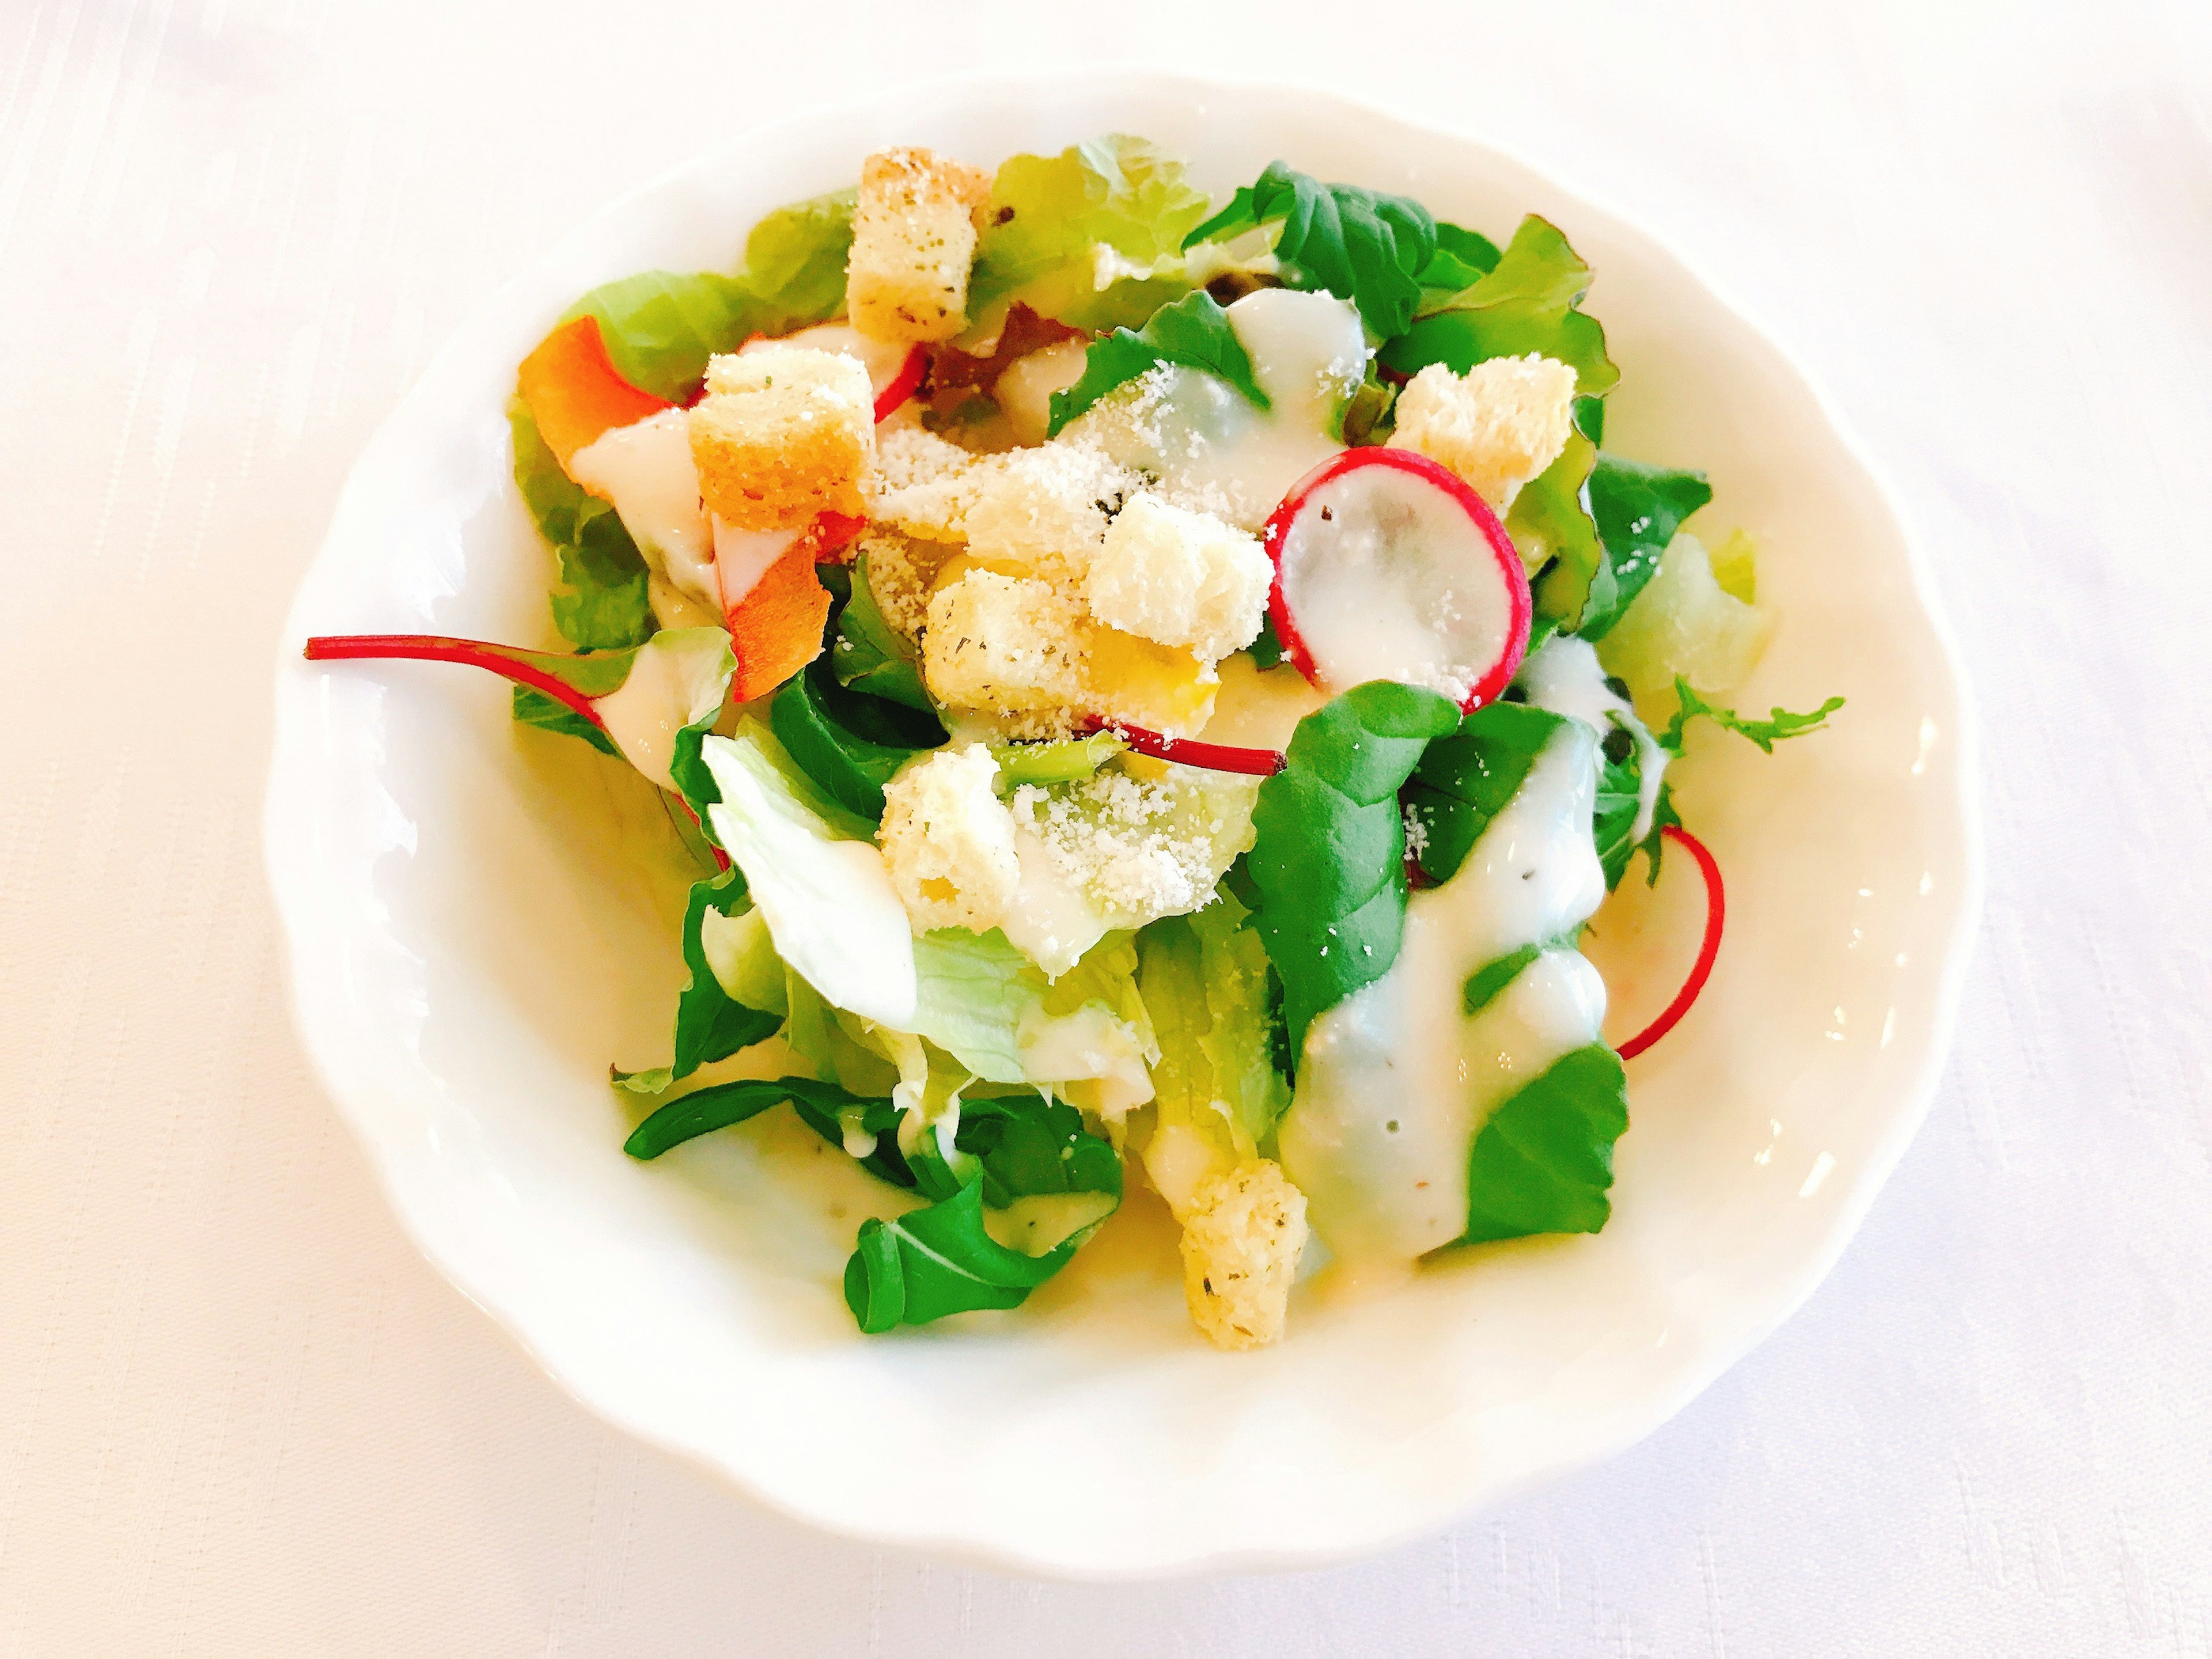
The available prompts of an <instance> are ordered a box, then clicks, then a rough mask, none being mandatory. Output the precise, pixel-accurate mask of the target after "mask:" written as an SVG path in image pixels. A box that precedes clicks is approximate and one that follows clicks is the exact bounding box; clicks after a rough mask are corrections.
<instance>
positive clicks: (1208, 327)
mask: <svg viewBox="0 0 2212 1659" xmlns="http://www.w3.org/2000/svg"><path fill="white" fill-rule="evenodd" d="M1163 363H1179V364H1181V365H1182V366H1183V367H1185V368H1196V369H1202V370H1204V371H1205V372H1206V374H1214V375H1218V376H1219V377H1220V378H1221V379H1223V380H1226V381H1228V382H1229V384H1230V385H1231V386H1234V387H1235V388H1236V389H1237V391H1238V392H1242V393H1243V395H1244V396H1245V397H1246V398H1249V399H1250V400H1251V401H1252V402H1253V403H1255V404H1258V405H1259V406H1260V407H1261V409H1266V408H1267V406H1268V404H1267V393H1266V392H1262V391H1261V390H1260V383H1259V382H1258V381H1257V380H1255V379H1253V377H1252V359H1251V356H1250V355H1249V353H1247V352H1246V351H1245V349H1244V343H1243V341H1242V340H1240V339H1238V338H1237V331H1236V330H1235V329H1234V328H1232V327H1231V326H1230V324H1229V317H1228V313H1225V312H1224V311H1223V310H1222V308H1221V307H1219V306H1218V305H1216V304H1214V302H1213V296H1212V295H1210V294H1208V293H1207V292H1206V290H1205V289H1196V290H1194V292H1192V293H1189V294H1186V295H1184V296H1183V297H1182V299H1180V300H1177V301H1175V302H1174V303H1172V304H1170V305H1164V306H1162V307H1160V308H1159V309H1158V311H1155V312H1154V313H1152V319H1151V320H1150V321H1149V322H1147V323H1146V325H1144V327H1143V328H1141V329H1139V330H1137V331H1134V332H1132V331H1130V330H1128V329H1126V328H1117V329H1115V331H1113V332H1112V333H1111V334H1109V335H1108V336H1107V337H1105V338H1104V339H1103V340H1098V341H1095V342H1093V343H1092V344H1091V349H1090V350H1089V351H1088V352H1086V353H1085V355H1084V359H1083V375H1082V378H1081V379H1080V380H1077V381H1076V383H1075V384H1074V385H1073V386H1070V387H1068V388H1067V390H1066V391H1065V392H1054V393H1053V394H1052V419H1051V422H1050V423H1049V426H1048V432H1047V435H1048V436H1057V435H1059V433H1060V428H1062V427H1064V426H1066V424H1067V423H1068V422H1070V421H1072V420H1073V419H1074V418H1075V417H1076V416H1079V415H1080V414H1082V413H1083V411H1084V410H1086V409H1089V408H1090V407H1091V405H1092V404H1095V403H1097V401H1098V400H1099V399H1100V398H1103V397H1104V396H1105V395H1106V394H1107V393H1108V392H1111V391H1113V390H1114V389H1115V387H1116V386H1126V385H1127V384H1128V382H1130V381H1131V380H1135V379H1136V378H1137V377H1138V376H1139V375H1140V374H1145V373H1146V371H1148V370H1150V369H1153V368H1158V367H1159V366H1160V365H1161V364H1163Z"/></svg>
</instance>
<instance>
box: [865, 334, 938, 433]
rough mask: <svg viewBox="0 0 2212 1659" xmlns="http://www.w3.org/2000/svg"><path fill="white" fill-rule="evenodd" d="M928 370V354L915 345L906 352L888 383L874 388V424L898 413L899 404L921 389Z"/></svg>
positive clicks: (881, 422)
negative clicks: (903, 359) (897, 369)
mask: <svg viewBox="0 0 2212 1659" xmlns="http://www.w3.org/2000/svg"><path fill="white" fill-rule="evenodd" d="M928 372H929V354H928V353H927V351H925V350H923V349H921V347H920V346H915V347H913V348H912V349H909V350H908V352H907V354H906V361H905V362H902V363H901V364H900V365H899V371H898V373H897V374H894V375H892V376H891V379H890V385H888V386H878V387H877V388H876V424H877V425H878V426H881V425H882V424H883V423H884V422H885V421H888V420H889V419H890V417H891V416H894V415H896V414H897V413H898V410H899V405H900V404H903V403H905V402H906V400H907V399H908V398H911V397H913V396H914V394H915V392H919V391H921V381H922V377H923V376H924V375H925V374H927V373H928Z"/></svg>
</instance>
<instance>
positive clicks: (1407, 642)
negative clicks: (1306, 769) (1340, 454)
mask: <svg viewBox="0 0 2212 1659" xmlns="http://www.w3.org/2000/svg"><path fill="white" fill-rule="evenodd" d="M1281 568H1282V584H1283V597H1284V601H1285V605H1286V606H1287V608H1288V609H1289V611H1290V613H1291V617H1292V619H1293V620H1294V621H1300V620H1302V621H1303V622H1304V626H1302V627H1301V628H1300V629H1299V636H1300V638H1301V640H1302V641H1304V645H1305V647H1306V651H1307V653H1308V654H1310V656H1311V657H1312V659H1313V663H1314V668H1315V671H1316V672H1317V673H1318V674H1319V675H1320V677H1321V680H1322V684H1325V685H1329V686H1333V687H1335V688H1336V689H1338V690H1349V689H1351V688H1352V686H1355V685H1359V684H1364V683H1365V682H1366V681H1369V680H1381V679H1389V680H1402V681H1404V682H1405V683H1406V684H1409V685H1422V686H1426V687H1428V688H1429V690H1432V691H1440V692H1442V693H1443V695H1444V696H1448V697H1449V698H1451V699H1452V701H1453V702H1463V701H1465V699H1466V697H1467V695H1468V692H1469V691H1470V690H1473V689H1474V684H1475V683H1476V681H1478V680H1479V679H1480V678H1481V677H1482V675H1483V672H1484V671H1485V670H1486V669H1488V668H1489V667H1490V666H1491V665H1493V664H1495V663H1496V662H1497V661H1498V659H1499V657H1501V656H1502V655H1503V654H1504V651H1505V646H1506V636H1507V634H1508V632H1509V630H1510V626H1511V623H1512V612H1511V610H1510V605H1509V604H1508V596H1507V594H1506V592H1505V589H1504V586H1503V584H1502V583H1501V582H1500V580H1499V578H1498V564H1497V556H1496V555H1495V554H1494V553H1493V552H1492V550H1491V547H1490V544H1489V543H1488V542H1487V541H1486V540H1485V539H1484V538H1483V536H1482V533H1481V532H1480V530H1478V529H1477V528H1476V527H1475V526H1474V521H1473V520H1470V519H1469V518H1468V515H1467V512H1466V509H1465V508H1463V507H1461V505H1460V504H1459V502H1458V501H1456V500H1455V499H1454V498H1453V497H1452V496H1450V495H1447V494H1446V493H1445V492H1444V491H1443V490H1442V489H1437V488H1435V487H1434V486H1433V485H1431V484H1430V483H1428V482H1427V481H1426V480H1425V479H1421V478H1419V477H1413V476H1412V475H1409V474H1407V473H1405V472H1402V471H1400V470H1398V469H1397V468H1395V467H1393V466H1387V465H1376V466H1356V467H1352V468H1350V469H1349V470H1347V471H1344V472H1342V473H1340V474H1339V475H1338V476H1337V477H1334V478H1332V479H1330V480H1329V481H1328V483H1324V484H1322V486H1321V487H1320V488H1318V489H1315V490H1314V491H1313V492H1312V493H1311V494H1310V495H1307V496H1306V497H1305V500H1304V504H1303V505H1302V506H1301V507H1299V509H1298V513H1297V520H1296V521H1295V522H1294V523H1293V524H1292V525H1291V529H1290V532H1289V533H1288V534H1287V535H1285V537H1284V538H1283V548H1282V558H1281ZM1455 570H1463V572H1464V574H1463V576H1462V577H1461V578H1460V579H1459V580H1458V581H1457V584H1456V585H1454V574H1453V573H1454V572H1455Z"/></svg>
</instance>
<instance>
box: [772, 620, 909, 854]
mask: <svg viewBox="0 0 2212 1659" xmlns="http://www.w3.org/2000/svg"><path fill="white" fill-rule="evenodd" d="M768 719H769V730H771V731H773V732H775V736H776V740H777V741H778V742H779V743H781V744H782V745H783V746H784V749H785V750H786V751H787V752H788V753H789V755H790V756H791V758H792V760H793V762H794V763H797V765H798V766H799V769H800V770H801V771H803V772H805V774H806V775H807V777H808V779H809V780H811V781H812V782H813V783H814V784H815V785H816V786H817V787H818V788H820V789H821V790H822V791H823V793H826V794H828V795H829V797H830V799H833V800H835V801H836V803H837V804H838V805H840V806H842V807H844V808H845V809H846V810H847V811H852V812H857V813H859V814H860V816H861V817H864V818H867V819H869V820H870V821H871V822H875V821H878V820H880V819H881V818H882V817H883V816H884V785H885V784H886V783H889V782H890V781H891V778H892V777H893V775H896V773H897V771H898V769H899V768H901V767H902V766H904V765H905V764H906V763H907V762H908V761H909V760H911V759H912V758H913V757H915V754H916V753H917V752H918V751H920V750H924V749H934V748H936V747H937V746H938V745H939V744H942V743H943V742H944V741H945V728H944V727H943V726H940V725H939V724H938V722H937V717H936V716H935V715H934V714H930V713H928V712H927V711H926V710H921V709H915V708H908V707H907V706H906V705H905V704H903V703H897V702H890V701H889V700H887V699H885V698H883V697H874V696H868V695H867V694H866V693H865V692H861V691H854V690H848V689H847V688H846V687H844V686H842V685H840V684H838V683H837V678H836V672H835V671H834V670H833V668H832V666H831V665H830V663H829V660H828V659H826V658H822V657H817V658H816V659H814V660H813V661H812V662H811V663H809V664H808V665H806V667H805V670H804V671H801V672H799V673H798V674H794V675H793V677H792V678H790V679H788V680H787V681H786V682H785V683H784V686H783V689H782V690H781V691H778V692H777V693H776V694H775V698H774V700H773V701H771V702H769V709H768Z"/></svg>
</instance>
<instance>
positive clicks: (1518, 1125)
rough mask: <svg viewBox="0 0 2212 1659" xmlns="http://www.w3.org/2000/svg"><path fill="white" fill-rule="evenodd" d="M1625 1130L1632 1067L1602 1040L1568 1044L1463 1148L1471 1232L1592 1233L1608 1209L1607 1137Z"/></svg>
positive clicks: (1467, 1240) (1472, 1235) (1478, 1238)
mask: <svg viewBox="0 0 2212 1659" xmlns="http://www.w3.org/2000/svg"><path fill="white" fill-rule="evenodd" d="M1627 1129H1628V1073H1627V1072H1626V1070H1625V1069H1624V1068H1623V1066H1621V1063H1620V1055H1619V1054H1615V1053H1613V1050H1612V1049H1610V1048H1607V1047H1606V1046H1605V1045H1604V1044H1603V1043H1601V1042H1593V1043H1591V1044H1590V1045H1589V1047H1587V1048H1577V1049H1573V1050H1571V1052H1570V1053H1568V1054H1566V1055H1565V1056H1564V1057H1563V1058H1561V1059H1559V1060H1556V1061H1554V1062H1553V1064H1552V1066H1550V1067H1549V1069H1547V1071H1545V1072H1544V1073H1541V1075H1540V1076H1538V1077H1536V1078H1535V1079H1533V1080H1532V1081H1530V1082H1529V1083H1528V1084H1527V1085H1525V1086H1523V1087H1522V1089H1521V1090H1520V1091H1518V1092H1517V1093H1516V1094H1515V1095H1513V1096H1512V1097H1511V1098H1510V1099H1508V1100H1507V1101H1506V1102H1505V1103H1504V1105H1502V1106H1500V1107H1499V1108H1498V1109H1497V1110H1496V1111H1494V1112H1492V1114H1491V1115H1490V1117H1489V1119H1488V1120H1487V1121H1486V1122H1485V1123H1484V1124H1483V1126H1482V1128H1481V1131H1480V1133H1478V1134H1477V1135H1476V1136H1475V1138H1474V1146H1473V1148H1472V1149H1470V1151H1469V1152H1468V1183H1467V1231H1465V1232H1464V1233H1462V1234H1461V1235H1460V1237H1458V1238H1457V1239H1456V1240H1455V1241H1454V1243H1461V1244H1475V1243H1482V1242H1484V1241H1486V1240H1488V1239H1494V1238H1523V1237H1528V1235H1530V1234H1532V1233H1594V1232H1596V1231H1599V1230H1600V1229H1601V1228H1602V1227H1603V1226H1604V1225H1605V1224H1606V1221H1607V1218H1609V1217H1610V1216H1611V1215H1612V1213H1613V1206H1612V1204H1611V1203H1610V1202H1609V1201H1608V1200H1607V1197H1606V1193H1607V1189H1608V1188H1611V1187H1612V1185H1613V1142H1615V1141H1616V1140H1618V1139H1620V1137H1621V1136H1622V1135H1623V1134H1624V1133H1626V1132H1627Z"/></svg>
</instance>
